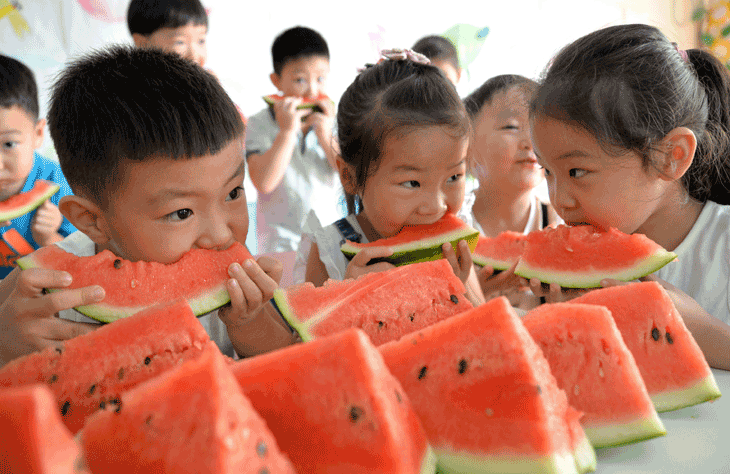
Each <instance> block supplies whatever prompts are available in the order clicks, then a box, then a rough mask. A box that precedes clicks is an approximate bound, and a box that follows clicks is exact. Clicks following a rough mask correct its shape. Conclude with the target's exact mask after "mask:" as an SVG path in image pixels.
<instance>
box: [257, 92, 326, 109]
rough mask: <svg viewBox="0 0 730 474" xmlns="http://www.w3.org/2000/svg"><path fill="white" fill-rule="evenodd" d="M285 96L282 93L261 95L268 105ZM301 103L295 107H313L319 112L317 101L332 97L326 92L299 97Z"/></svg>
mask: <svg viewBox="0 0 730 474" xmlns="http://www.w3.org/2000/svg"><path fill="white" fill-rule="evenodd" d="M284 98H285V96H284V95H282V94H270V95H265V96H264V97H263V99H264V102H266V103H267V104H269V105H270V106H273V105H274V104H276V103H277V102H279V101H280V100H284ZM301 99H302V103H301V104H299V105H298V106H297V109H314V111H315V112H321V111H322V109H321V108H320V106H319V105H318V102H319V101H321V100H329V101H330V102H331V101H332V99H330V98H329V97H328V96H327V94H320V95H319V96H317V97H315V98H310V97H301Z"/></svg>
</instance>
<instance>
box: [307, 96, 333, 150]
mask: <svg viewBox="0 0 730 474" xmlns="http://www.w3.org/2000/svg"><path fill="white" fill-rule="evenodd" d="M317 105H318V106H319V108H320V109H322V111H321V112H312V113H311V114H309V115H308V116H307V119H306V120H305V121H304V129H305V130H309V129H313V130H314V133H316V134H317V140H319V144H320V145H328V144H329V143H330V142H331V141H332V140H333V138H332V128H333V127H334V124H335V105H334V104H333V103H332V101H331V100H329V99H324V100H320V101H319V102H317Z"/></svg>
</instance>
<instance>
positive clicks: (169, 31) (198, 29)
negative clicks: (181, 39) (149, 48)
mask: <svg viewBox="0 0 730 474" xmlns="http://www.w3.org/2000/svg"><path fill="white" fill-rule="evenodd" d="M207 33H208V27H207V26H205V25H196V24H195V23H188V24H187V25H183V26H178V27H177V28H168V27H165V28H160V29H159V30H157V31H155V32H154V33H152V35H151V38H152V39H154V38H159V39H168V38H175V37H177V36H204V35H206V34H207Z"/></svg>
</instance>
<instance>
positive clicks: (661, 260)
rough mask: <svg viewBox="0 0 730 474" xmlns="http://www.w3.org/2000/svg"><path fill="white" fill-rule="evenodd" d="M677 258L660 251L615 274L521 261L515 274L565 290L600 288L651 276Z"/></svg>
mask: <svg viewBox="0 0 730 474" xmlns="http://www.w3.org/2000/svg"><path fill="white" fill-rule="evenodd" d="M676 258H677V254H676V253H674V252H668V251H666V250H664V249H659V250H657V251H656V252H655V253H654V254H652V255H650V256H648V257H646V258H645V259H643V260H640V261H638V262H637V263H635V264H633V265H631V266H630V267H627V268H625V269H622V270H618V271H613V272H602V271H601V269H595V270H593V271H590V272H588V271H586V272H568V271H565V272H562V271H554V270H543V269H539V268H532V267H530V266H529V265H528V264H525V263H524V262H523V261H522V260H520V262H519V263H518V264H517V267H516V268H515V274H516V275H519V276H521V277H523V278H527V279H530V278H537V279H538V280H540V281H541V282H543V283H557V284H559V285H560V286H561V287H563V288H598V287H600V286H601V280H604V279H607V278H610V279H614V280H619V281H631V280H636V279H637V278H641V277H644V276H646V275H650V274H652V273H654V272H655V271H657V270H659V269H660V268H662V267H663V266H664V265H666V264H668V263H669V262H671V261H673V260H674V259H676Z"/></svg>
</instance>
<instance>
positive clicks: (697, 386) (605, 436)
mask: <svg viewBox="0 0 730 474" xmlns="http://www.w3.org/2000/svg"><path fill="white" fill-rule="evenodd" d="M406 270H408V271H406ZM439 274H441V275H443V278H442V280H443V281H444V283H440V284H439V282H438V280H439V279H438V275H439ZM421 275H424V277H423V278H424V280H423V281H420V282H419V280H418V278H420V276H421ZM401 280H403V281H411V282H412V284H414V285H415V286H422V287H425V288H431V287H433V288H436V287H438V288H437V289H435V290H434V293H433V295H432V296H429V294H428V292H426V293H424V294H422V295H420V297H419V299H423V300H425V301H427V302H428V303H427V305H426V307H420V308H413V307H407V306H400V305H399V303H400V302H397V301H396V300H397V299H398V298H394V296H393V295H394V294H398V293H397V291H396V290H394V291H396V293H393V294H391V297H390V298H389V299H388V298H386V294H387V292H386V289H385V288H386V286H387V285H386V282H388V281H391V282H395V283H393V284H395V285H397V284H398V283H397V282H398V281H401ZM419 284H420V285H419ZM348 285H349V286H348ZM460 285H461V282H460V281H459V280H458V279H456V278H455V277H453V273H452V272H451V270H450V268H449V267H448V264H447V263H446V262H445V261H443V260H440V261H436V262H430V263H422V264H415V265H410V266H407V267H402V268H396V269H394V270H391V271H389V272H383V273H381V274H377V277H376V276H372V277H370V278H361V279H358V280H355V281H345V282H336V283H335V282H333V283H330V284H329V285H327V286H325V287H323V288H314V287H311V286H308V285H304V286H301V287H293V288H290V289H287V290H281V291H280V292H279V293H278V294H277V301H278V302H279V306H280V308H282V309H283V312H284V314H287V312H289V320H290V323H292V324H293V325H296V324H299V323H301V322H302V320H303V319H304V318H303V317H299V318H298V319H297V318H295V317H292V316H291V311H292V309H295V310H296V309H297V308H299V307H301V306H303V304H302V303H297V301H298V300H297V298H301V301H302V302H304V301H308V302H310V303H311V302H315V303H314V304H313V305H309V311H310V313H312V314H311V315H310V316H311V318H313V319H314V320H316V321H318V324H316V325H315V326H311V325H310V326H309V329H310V330H309V333H310V336H309V337H313V338H316V340H314V341H312V342H308V343H306V344H300V345H296V346H293V347H290V348H286V349H283V350H280V351H276V352H274V353H271V354H268V355H263V356H259V357H256V358H253V359H249V360H244V361H242V362H237V363H235V364H233V363H232V361H229V364H225V363H221V362H219V361H218V362H216V360H218V359H219V360H223V359H222V356H220V355H219V354H218V355H208V356H206V357H202V358H201V354H202V353H208V352H214V353H216V354H217V350H213V349H211V347H213V348H214V346H213V345H212V343H210V341H209V339H208V337H207V335H206V334H205V332H204V331H203V329H202V327H200V325H199V324H197V321H196V320H195V318H194V317H193V314H192V312H191V311H190V309H189V308H188V307H187V305H186V304H183V303H179V304H176V305H175V306H173V307H168V308H165V309H162V310H154V311H149V312H147V313H141V314H139V315H137V316H133V317H131V318H127V319H124V320H121V321H119V322H117V323H115V324H113V325H109V326H105V327H102V328H101V329H99V330H97V331H95V332H93V333H91V334H88V335H86V336H82V337H79V338H77V339H74V340H71V341H68V342H67V343H66V344H65V345H64V349H63V350H62V351H61V352H59V351H56V350H54V349H48V350H46V351H45V352H42V353H37V354H33V355H31V356H28V357H25V358H23V359H19V360H18V361H16V362H14V363H11V364H9V365H8V366H6V367H5V368H3V369H2V370H1V371H0V386H18V385H26V384H34V383H39V382H40V383H42V384H44V385H45V386H47V387H49V389H50V390H52V392H53V398H55V404H54V406H55V407H56V408H57V410H58V409H60V413H61V417H62V419H63V421H64V422H65V424H66V426H68V428H70V429H71V431H72V432H74V433H75V432H78V431H79V430H81V433H82V434H81V436H80V440H81V442H82V444H83V446H84V453H85V459H86V460H87V462H88V464H89V467H90V469H91V471H92V472H131V471H132V469H131V468H126V469H125V468H122V467H116V468H114V469H113V468H112V466H110V465H108V464H105V463H112V464H114V465H115V466H120V464H119V463H120V462H121V461H120V460H121V459H128V458H132V457H133V458H134V459H136V460H137V461H134V462H138V461H139V459H143V458H144V459H154V460H161V459H165V460H166V462H169V463H174V462H176V461H175V460H180V463H181V464H178V465H173V464H170V466H172V467H170V469H171V470H168V471H165V470H164V469H162V468H161V467H159V466H157V467H155V468H154V469H156V470H155V471H154V472H229V471H227V470H226V469H224V468H223V467H221V466H223V464H222V463H224V461H223V459H224V458H225V459H228V458H229V456H232V455H234V457H236V456H238V459H245V460H246V461H245V462H247V463H254V464H249V465H256V466H261V469H267V470H268V471H263V470H262V471H252V472H271V473H273V472H292V471H291V470H290V467H288V466H289V464H287V463H288V462H289V461H291V463H292V465H293V466H294V468H295V469H297V471H299V472H327V469H328V466H329V467H330V468H331V469H333V470H336V471H338V472H342V470H343V469H348V470H351V471H353V472H433V469H434V457H433V454H432V451H431V448H429V445H430V446H432V447H433V450H434V451H435V453H436V454H437V456H438V459H439V461H438V462H439V465H440V469H441V470H442V471H443V472H504V471H503V469H504V468H505V463H508V464H509V465H510V466H511V467H512V468H515V466H521V467H520V470H518V471H516V472H585V471H587V470H591V469H593V468H595V457H594V455H593V450H592V448H591V446H590V444H589V443H588V442H587V439H590V441H591V442H592V443H594V445H596V446H601V445H611V444H618V443H624V442H632V441H635V440H638V439H643V438H649V437H652V436H658V435H661V434H663V430H664V429H663V427H662V426H661V421H660V420H659V419H658V418H657V417H656V411H655V409H654V406H655V407H656V409H657V410H660V411H661V410H668V409H675V408H679V407H681V406H686V405H689V404H693V403H699V402H702V401H704V400H708V399H712V398H715V397H717V396H719V390H718V389H717V386H716V384H715V383H714V379H713V378H712V373H711V372H710V371H709V367H707V364H706V362H705V361H704V358H703V357H702V354H701V352H699V348H698V347H697V346H696V343H695V342H694V340H693V339H692V338H691V335H690V334H689V333H688V332H687V330H686V328H684V325H683V323H682V321H681V318H679V316H678V314H677V313H676V309H674V307H673V305H672V303H671V300H670V299H669V298H668V296H667V295H666V292H664V290H663V289H662V288H661V287H660V286H659V285H657V284H655V283H634V284H630V285H626V286H621V287H616V288H607V289H604V290H597V291H594V292H591V293H589V294H588V295H586V296H585V297H582V298H583V300H582V301H578V303H579V304H573V303H570V304H563V305H544V306H542V307H541V308H538V309H537V310H535V311H536V313H534V314H528V316H526V317H525V318H524V320H520V319H519V318H518V317H517V316H516V314H515V313H514V311H513V310H512V308H511V307H510V306H509V304H508V303H507V302H506V300H504V299H503V298H499V299H495V300H492V301H490V302H489V303H487V304H486V305H482V306H480V307H478V308H473V309H468V306H469V305H468V303H467V302H466V300H465V299H463V298H461V299H459V296H462V295H463V286H460ZM397 288H400V290H401V291H402V290H403V288H405V287H397ZM368 295H373V296H372V298H373V300H372V301H370V300H368V298H370V296H368ZM457 295H458V296H457ZM454 299H456V300H457V301H454ZM325 300H328V301H329V302H330V303H329V304H319V303H320V302H321V301H325ZM462 300H463V302H462ZM580 303H586V304H580ZM595 303H599V304H602V305H603V306H604V307H601V306H592V305H588V304H595ZM637 304H638V305H640V306H641V307H642V310H641V312H640V313H638V314H637V312H636V310H635V309H634V308H635V307H636V306H637ZM358 305H360V306H361V307H378V308H380V309H381V311H380V312H379V313H377V312H376V313H370V314H366V315H365V316H358V315H357V312H352V311H349V308H350V307H352V306H358ZM431 305H432V307H431V309H430V311H431V313H432V319H431V320H426V319H425V318H424V320H423V321H421V318H414V319H413V320H411V318H410V316H411V315H420V314H424V313H427V312H428V311H429V309H428V307H429V306H431ZM462 305H466V307H465V306H462ZM456 307H459V310H460V311H459V312H458V314H456V315H454V311H453V309H454V308H456ZM605 307H608V308H609V309H610V313H609V310H607V309H605ZM287 308H288V309H287ZM313 308H318V309H313ZM348 311H349V312H348ZM538 311H540V312H538ZM392 312H401V314H403V315H404V316H402V317H401V318H395V319H405V320H406V321H408V324H406V325H405V326H404V327H403V328H396V327H394V325H393V324H390V322H388V321H384V320H383V319H384V316H383V314H391V313H392ZM324 313H326V315H323V314H324ZM344 314H349V316H343V315H344ZM611 315H612V316H613V318H611ZM576 316H579V317H576ZM345 317H347V318H349V319H348V321H349V322H348V324H346V326H347V325H350V326H355V327H358V328H362V329H349V330H348V329H345V328H344V327H329V328H328V329H327V330H326V331H325V333H334V334H339V336H337V335H334V336H329V337H327V336H324V335H320V334H318V331H319V330H320V329H322V328H327V325H326V324H322V323H323V322H325V321H327V320H330V319H331V320H342V319H344V318H345ZM374 318H377V319H374ZM381 322H383V323H384V324H380V323H381ZM385 323H388V324H385ZM384 329H387V331H384ZM302 332H304V331H302ZM363 333H367V335H368V336H369V337H365V335H364V334H363ZM305 338H306V337H305ZM130 340H134V343H133V344H130V343H129V341H130ZM372 341H378V342H377V344H380V346H379V348H378V349H376V348H375V346H374V345H373V342H372ZM538 347H540V348H538ZM637 347H641V349H640V350H638V349H637ZM576 352H580V353H581V354H589V356H590V357H584V359H585V360H583V363H584V364H585V365H584V366H580V364H577V363H576V361H577V360H580V358H578V357H576ZM543 354H544V355H543ZM632 357H633V358H632ZM89 360H94V363H93V364H90V363H89ZM666 360H675V361H678V362H677V364H675V365H673V366H671V367H668V366H667V364H666V363H665V361H666ZM561 361H562V365H561ZM566 361H567V363H566ZM632 361H635V362H632ZM226 365H228V366H229V367H231V368H232V369H233V372H234V374H235V377H236V378H237V379H238V381H239V382H240V384H241V386H242V388H243V392H244V393H245V397H244V399H245V398H248V400H249V401H250V403H251V404H252V405H253V407H254V408H255V409H256V412H257V413H258V416H261V417H263V418H264V419H265V421H266V425H267V426H268V429H270V430H271V432H273V437H271V436H270V435H269V434H267V433H266V432H265V431H264V434H260V435H259V431H260V430H261V429H262V428H261V423H259V424H256V423H253V422H251V423H253V424H252V425H251V426H249V425H246V424H245V423H244V422H243V421H241V420H243V419H245V420H249V419H251V418H253V419H255V418H256V416H254V415H252V414H250V413H249V414H245V415H244V414H241V413H239V412H240V411H242V410H244V411H247V413H248V412H250V410H249V409H248V408H247V407H248V405H246V403H245V402H241V397H238V396H231V395H230V393H231V390H232V389H231V387H232V386H234V385H235V384H234V385H231V383H230V376H226V375H224V374H225V373H226V370H224V368H225V366H226ZM637 370H638V372H639V373H640V375H639V376H637V374H636V372H637ZM211 371H212V372H213V373H218V374H219V375H216V377H218V378H214V377H213V376H210V375H204V374H206V373H210V372H211ZM163 372H164V374H163ZM221 372H222V374H223V375H221V374H220V373H221ZM190 373H193V374H195V375H190ZM161 374H163V375H162V376H160V375H161ZM390 374H392V375H390ZM187 377H193V378H192V379H190V378H187ZM226 378H228V379H229V381H228V382H225V381H224V380H225V379H226ZM219 379H220V380H223V381H219ZM186 380H187V381H186ZM642 381H643V382H642ZM220 384H223V385H220ZM211 386H216V387H218V386H226V387H228V388H226V389H225V390H223V389H215V390H213V389H212V388H211ZM559 387H561V388H562V389H563V390H561V389H560V388H559ZM622 387H623V388H625V390H622V391H621V390H619V389H620V388H622ZM200 391H202V392H200ZM7 393H10V394H11V395H13V396H16V397H17V396H19V395H18V392H7ZM29 393H30V392H29ZM33 393H34V395H33V397H38V395H37V393H36V392H33ZM201 393H202V395H201ZM150 394H154V395H150ZM205 394H208V395H205ZM211 394H217V395H215V397H211ZM24 396H26V397H28V395H27V394H26V395H24ZM33 397H31V398H33ZM175 397H176V398H175ZM168 398H170V399H171V400H172V399H173V398H174V400H173V401H170V402H169V403H162V400H166V399H168ZM209 398H213V400H212V401H211V400H208V399H209ZM652 402H654V406H652ZM45 403H46V405H48V403H47V396H46V402H45ZM231 404H233V405H235V406H231ZM16 405H17V406H22V404H20V403H19V402H17V401H16V402H13V404H12V406H16ZM100 407H105V408H106V409H105V410H102V411H100V412H99V413H96V412H97V411H99V408H100ZM576 407H577V410H576ZM578 410H580V411H582V412H584V413H585V414H584V416H583V418H582V419H581V422H582V425H583V426H582V427H581V424H579V422H578V420H579V417H580V413H579V411H578ZM46 412H47V410H46ZM412 412H414V413H416V414H417V416H414V415H412ZM57 413H58V412H56V414H57ZM186 414H187V416H186ZM234 414H235V416H234ZM26 416H27V415H26ZM601 416H603V418H600V417H601ZM606 416H608V419H606ZM231 417H233V418H231ZM632 417H633V418H632ZM97 420H98V421H97ZM232 420H233V421H232ZM414 420H416V421H414ZM47 422H48V421H47V420H46V421H41V422H39V426H36V425H35V424H33V423H29V422H28V421H27V420H26V421H24V422H22V423H21V424H22V425H24V426H26V425H27V429H28V430H34V429H35V430H39V431H37V432H38V433H44V432H48V430H49V428H48V427H45V426H44V423H47ZM244 425H245V427H244ZM421 426H422V427H423V428H421ZM16 427H17V422H16ZM210 427H228V428H229V430H228V431H226V430H225V429H224V430H223V432H219V431H217V429H216V430H212V429H211V428H210ZM82 428H83V429H82ZM627 428H628V429H627ZM583 429H585V433H586V434H587V435H588V438H586V435H585V434H584V431H583ZM0 431H3V432H6V430H4V429H3V428H2V427H0ZM244 432H245V433H248V434H249V436H247V437H245V439H243V438H242V437H241V436H242V433H244ZM627 432H628V433H630V434H629V435H628V436H627V435H626V433H627ZM18 433H21V434H19V435H18V436H19V437H20V439H19V440H16V441H14V442H11V441H8V442H7V443H5V446H4V448H5V449H6V450H7V452H6V453H5V454H6V455H7V454H8V453H9V454H10V455H11V456H10V457H11V460H10V461H5V462H11V461H12V459H15V460H16V461H17V453H19V452H22V451H20V449H21V448H20V445H22V444H23V443H29V442H31V441H30V440H35V442H36V443H41V444H42V443H47V442H48V439H46V438H39V437H38V436H37V435H36V437H33V436H32V435H31V434H22V433H29V432H28V431H26V432H20V431H19V432H18ZM173 433H188V434H189V436H186V435H182V434H180V435H178V434H175V435H174V436H173V435H172V434H173ZM424 433H425V434H424ZM205 436H207V438H205ZM617 436H620V437H618V438H617ZM198 437H203V438H200V439H199V438H198ZM254 438H256V441H255V442H254V441H252V440H253V439H254ZM274 438H275V440H276V441H274ZM55 439H59V440H62V439H63V438H62V437H55ZM68 439H70V435H69V436H68ZM425 439H427V440H428V442H426V441H424V440H425ZM408 440H410V441H408ZM14 443H15V444H14ZM71 443H72V444H73V442H71ZM160 443H161V444H160ZM262 443H263V444H262ZM277 443H278V446H279V447H280V449H281V451H282V452H283V453H285V456H279V455H278V454H277V453H278V449H277V448H276V444H277ZM67 444H68V443H67ZM53 446H56V445H55V444H54V445H53ZM191 446H201V447H203V448H202V449H204V450H205V452H206V453H205V454H201V453H200V452H195V450H194V449H192V448H191ZM261 446H263V447H261ZM56 447H57V448H58V446H56ZM114 447H117V448H114ZM234 448H235V449H234ZM58 449H60V448H58ZM64 449H66V451H68V449H67V448H64ZM76 450H77V452H78V448H76ZM66 451H64V452H66ZM193 452H194V455H191V453H193ZM262 452H263V454H262ZM132 453H136V455H135V456H131V454H132ZM325 453H326V454H329V457H328V456H327V455H325ZM13 454H15V458H13V456H12V455H13ZM39 456H41V455H39ZM70 457H71V458H73V457H74V456H70ZM286 457H288V459H289V461H286V459H285V458H286ZM25 458H28V457H27V456H25V457H24V459H25ZM29 459H34V458H33V457H32V456H31V457H30V458H29ZM26 460H27V459H26ZM204 460H207V461H210V463H214V462H218V464H210V465H209V466H208V468H206V467H204V466H202V465H201V463H203V462H204ZM344 460H348V461H350V462H352V464H353V465H352V466H346V467H345V466H343V464H342V463H343V462H345V461H344ZM156 462H157V461H156ZM185 466H187V468H185ZM376 466H381V468H380V469H381V470H378V468H377V467H376ZM76 468H78V466H76V467H74V466H71V467H70V469H76ZM185 469H188V470H185ZM190 469H192V471H190ZM206 469H209V470H206ZM12 472H24V471H22V470H18V471H15V470H14V471H12ZM35 472H43V471H35ZM49 472H50V471H49ZM52 472H62V471H61V470H59V469H56V470H54V471H52ZM67 472H73V471H67ZM140 472H142V471H140ZM231 472H233V471H231Z"/></svg>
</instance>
